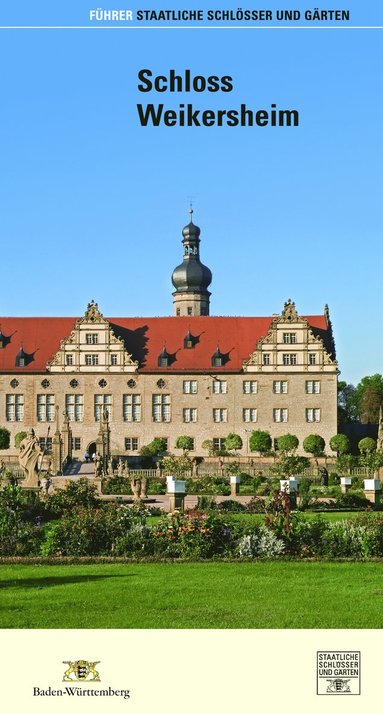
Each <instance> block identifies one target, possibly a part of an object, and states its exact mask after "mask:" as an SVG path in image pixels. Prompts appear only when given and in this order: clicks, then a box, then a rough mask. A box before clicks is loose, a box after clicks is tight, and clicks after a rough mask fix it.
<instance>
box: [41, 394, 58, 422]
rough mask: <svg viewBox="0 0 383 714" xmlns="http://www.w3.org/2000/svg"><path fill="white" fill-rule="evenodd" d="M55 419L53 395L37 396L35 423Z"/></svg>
mask: <svg viewBox="0 0 383 714" xmlns="http://www.w3.org/2000/svg"><path fill="white" fill-rule="evenodd" d="M54 418H55V395H54V394H38V395H37V421H54Z"/></svg>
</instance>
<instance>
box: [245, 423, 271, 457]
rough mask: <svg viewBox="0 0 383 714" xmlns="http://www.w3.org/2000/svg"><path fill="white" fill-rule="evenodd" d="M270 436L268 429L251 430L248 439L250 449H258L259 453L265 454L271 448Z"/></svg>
mask: <svg viewBox="0 0 383 714" xmlns="http://www.w3.org/2000/svg"><path fill="white" fill-rule="evenodd" d="M271 443H272V442H271V436H270V434H269V432H268V431H261V430H260V429H258V430H257V431H253V433H252V435H251V437H250V439H249V447H250V451H258V453H259V455H260V456H261V455H262V454H267V452H268V451H270V450H271Z"/></svg>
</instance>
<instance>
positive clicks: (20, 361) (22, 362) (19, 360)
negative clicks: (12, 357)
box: [15, 346, 29, 367]
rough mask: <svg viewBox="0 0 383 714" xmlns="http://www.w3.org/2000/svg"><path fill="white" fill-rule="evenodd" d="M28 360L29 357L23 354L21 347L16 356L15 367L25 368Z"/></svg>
mask: <svg viewBox="0 0 383 714" xmlns="http://www.w3.org/2000/svg"><path fill="white" fill-rule="evenodd" d="M28 358H29V355H27V353H26V352H24V350H23V347H22V346H21V347H20V349H19V351H18V353H17V355H16V362H15V364H16V367H26V365H27V364H28Z"/></svg>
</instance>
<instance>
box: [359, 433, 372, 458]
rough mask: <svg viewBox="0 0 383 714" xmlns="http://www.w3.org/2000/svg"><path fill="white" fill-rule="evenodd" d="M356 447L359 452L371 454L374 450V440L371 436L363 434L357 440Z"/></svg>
mask: <svg viewBox="0 0 383 714" xmlns="http://www.w3.org/2000/svg"><path fill="white" fill-rule="evenodd" d="M358 449H359V451H360V453H361V454H371V453H372V452H373V451H376V441H375V439H373V438H372V437H371V436H365V437H364V439H361V440H360V441H359V442H358Z"/></svg>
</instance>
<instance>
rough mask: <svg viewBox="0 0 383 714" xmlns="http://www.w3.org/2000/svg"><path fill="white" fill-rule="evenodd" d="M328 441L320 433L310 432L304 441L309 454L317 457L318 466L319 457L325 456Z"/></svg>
mask: <svg viewBox="0 0 383 714" xmlns="http://www.w3.org/2000/svg"><path fill="white" fill-rule="evenodd" d="M325 445H326V443H325V440H324V439H323V438H322V437H321V436H319V434H310V435H309V436H306V438H305V440H304V442H303V448H304V450H305V451H307V453H308V454H312V455H313V456H314V458H315V462H316V465H317V466H318V460H317V459H318V457H319V456H323V451H324V447H325Z"/></svg>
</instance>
